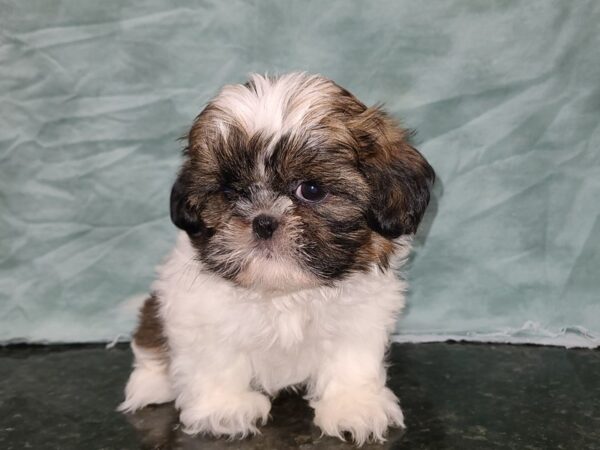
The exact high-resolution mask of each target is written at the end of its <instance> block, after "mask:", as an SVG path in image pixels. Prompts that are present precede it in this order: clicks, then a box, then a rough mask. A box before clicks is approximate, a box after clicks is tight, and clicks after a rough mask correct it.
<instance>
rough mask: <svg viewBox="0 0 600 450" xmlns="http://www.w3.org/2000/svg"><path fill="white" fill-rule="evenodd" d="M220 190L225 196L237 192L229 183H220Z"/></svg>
mask: <svg viewBox="0 0 600 450" xmlns="http://www.w3.org/2000/svg"><path fill="white" fill-rule="evenodd" d="M221 192H222V193H223V194H225V196H226V197H231V196H233V195H235V194H236V193H237V191H236V190H235V189H234V188H232V187H231V186H229V185H226V184H224V185H222V186H221Z"/></svg>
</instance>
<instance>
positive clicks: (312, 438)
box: [0, 344, 600, 450]
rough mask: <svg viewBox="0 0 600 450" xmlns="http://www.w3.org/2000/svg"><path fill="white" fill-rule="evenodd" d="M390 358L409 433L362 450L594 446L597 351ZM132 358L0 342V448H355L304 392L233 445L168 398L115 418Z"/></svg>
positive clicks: (496, 349)
mask: <svg viewBox="0 0 600 450" xmlns="http://www.w3.org/2000/svg"><path fill="white" fill-rule="evenodd" d="M390 363H391V366H390V369H389V378H390V380H389V385H390V386H391V388H392V389H393V390H394V391H395V392H396V393H397V394H398V396H399V398H400V400H401V404H402V408H403V410H404V414H405V416H406V424H407V429H406V430H405V431H399V430H395V431H392V432H391V433H390V435H389V436H388V441H387V442H386V443H385V444H383V445H374V444H372V445H366V446H364V447H363V448H364V449H370V448H394V449H460V450H463V449H543V450H546V449H574V450H584V449H600V352H599V351H594V350H566V349H562V348H550V347H535V346H508V345H473V344H421V345H411V344H402V345H394V346H393V348H392V350H391V352H390ZM130 364H131V352H130V351H129V349H128V348H127V347H126V346H117V347H116V348H113V349H110V350H107V349H105V348H104V347H102V346H50V347H29V346H12V347H4V348H0V449H3V450H21V449H60V450H69V449H76V450H96V449H98V450H99V449H110V450H112V449H189V450H191V449H265V450H268V449H277V450H285V449H352V448H355V447H354V446H352V445H350V444H345V443H343V442H341V441H338V440H336V439H333V438H328V437H321V436H320V433H319V431H318V429H317V428H316V427H315V426H314V425H313V424H312V417H313V412H312V410H311V409H310V408H309V407H308V406H307V404H306V402H305V401H304V400H303V399H302V397H301V394H294V393H284V394H282V395H280V396H279V397H278V398H277V399H275V400H274V402H273V408H272V411H271V416H272V418H271V420H270V421H269V423H268V424H267V425H266V426H265V427H263V428H262V434H260V435H257V436H254V437H252V438H248V439H245V440H242V441H226V440H215V439H210V438H202V437H195V438H194V437H190V436H187V435H185V434H184V433H182V432H181V430H180V428H179V426H178V424H177V412H176V410H175V409H174V408H173V406H172V405H170V404H169V405H162V406H153V407H149V408H146V409H144V410H142V411H140V412H138V413H136V414H130V415H123V414H120V413H118V412H116V411H115V407H116V406H117V404H118V403H119V401H120V400H121V396H122V390H123V386H124V384H125V381H126V379H127V376H128V373H129V370H130Z"/></svg>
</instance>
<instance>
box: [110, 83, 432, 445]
mask: <svg viewBox="0 0 600 450" xmlns="http://www.w3.org/2000/svg"><path fill="white" fill-rule="evenodd" d="M433 180H434V172H433V170H432V168H431V167H430V166H429V164H428V163H427V161H425V159H424V158H423V157H422V156H421V154H420V153H419V152H418V151H417V150H415V149H414V148H413V147H412V146H411V145H410V144H409V143H408V141H407V135H406V132H405V131H404V130H403V129H402V128H401V127H400V126H399V125H398V124H397V123H396V122H395V121H394V120H392V119H391V118H390V117H389V116H388V115H387V114H386V113H385V112H383V111H382V110H381V109H380V108H377V107H374V108H368V107H366V106H365V105H364V104H363V103H361V102H360V101H359V100H357V99H356V97H354V96H353V95H352V94H350V93H349V92H348V91H347V90H345V89H343V88H341V87H340V86H338V85H337V84H335V83H334V82H333V81H330V80H328V79H326V78H323V77H321V76H318V75H307V74H304V73H292V74H289V75H284V76H280V77H263V76H260V75H253V76H252V77H251V79H250V81H249V82H247V83H246V84H244V85H230V86H226V87H224V88H223V90H222V91H221V92H220V93H219V94H218V95H217V96H216V97H215V98H214V99H213V100H212V101H211V102H210V103H209V104H208V106H207V107H206V108H205V109H204V111H202V113H201V114H200V115H199V116H198V117H197V119H196V121H195V122H194V125H193V127H192V129H191V131H190V132H189V143H188V147H187V149H186V152H185V161H184V163H183V167H182V168H181V170H180V172H179V176H178V178H177V180H176V181H175V184H174V186H173V189H172V194H171V218H172V220H173V222H174V223H175V225H176V226H177V227H179V228H180V229H181V230H183V231H182V232H181V233H180V235H179V237H178V240H177V244H176V247H175V249H174V250H173V252H172V254H171V255H170V256H169V257H168V258H167V260H166V262H165V263H164V265H163V266H162V267H161V268H160V269H159V273H158V280H157V281H156V282H155V283H154V285H153V295H152V296H151V298H150V299H148V300H147V302H146V304H145V305H144V307H143V310H142V314H141V321H140V325H139V328H138V330H137V332H136V334H135V335H134V340H133V342H132V347H133V351H134V354H135V364H134V367H135V368H134V371H133V373H132V374H131V377H130V380H129V382H128V385H127V388H126V399H125V401H124V402H123V404H122V405H121V409H122V410H126V411H132V410H136V409H138V408H141V407H143V406H145V405H147V404H150V403H162V402H168V401H171V400H175V402H176V406H177V407H178V408H179V409H180V411H181V414H180V419H181V421H182V423H183V425H184V426H185V429H186V430H187V431H188V432H190V433H210V434H214V435H226V436H246V435H247V434H249V433H255V432H256V431H257V428H256V426H257V423H258V422H259V421H261V422H265V421H266V420H267V417H268V413H269V410H270V402H269V396H273V395H275V394H276V393H277V391H279V390H281V389H284V388H286V387H289V386H296V385H299V384H301V385H305V386H306V390H307V398H308V399H309V401H310V404H311V406H313V407H314V409H315V423H316V424H317V425H318V426H319V427H320V428H321V429H322V430H323V432H324V433H326V434H329V435H334V436H340V437H342V434H343V433H345V432H349V433H350V434H351V435H352V437H353V439H354V440H355V441H356V442H357V443H358V444H362V443H364V442H365V441H367V440H369V439H374V440H382V439H383V437H384V435H385V432H386V430H387V428H388V426H390V425H396V426H403V415H402V412H401V410H400V407H399V405H398V400H397V399H396V397H395V396H394V394H393V393H392V392H391V391H390V390H389V389H388V388H387V387H386V386H385V378H386V371H385V365H384V353H385V350H386V347H387V345H388V343H389V335H390V333H391V332H392V331H393V329H394V324H395V322H396V318H397V315H398V313H399V312H400V310H401V309H402V307H403V304H404V298H403V294H402V292H403V290H404V283H403V282H402V281H401V280H399V279H398V278H397V277H396V276H395V274H394V271H393V270H392V269H393V267H394V266H395V264H394V263H395V262H396V263H398V262H401V261H402V260H403V259H404V258H405V257H406V256H407V254H408V252H409V249H410V241H411V236H412V235H413V234H414V232H415V231H416V229H417V225H418V224H419V221H420V220H421V218H422V216H423V213H424V211H425V208H426V206H427V203H428V201H429V190H430V187H431V184H432V183H433Z"/></svg>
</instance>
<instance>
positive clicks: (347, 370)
mask: <svg viewBox="0 0 600 450" xmlns="http://www.w3.org/2000/svg"><path fill="white" fill-rule="evenodd" d="M327 347H328V349H327V350H328V351H326V352H324V354H323V361H322V363H321V365H320V367H319V370H318V373H317V375H316V377H315V379H314V380H313V383H312V389H311V392H310V393H309V397H310V398H311V403H310V404H311V406H312V407H313V408H314V409H315V423H316V424H317V425H318V426H319V428H321V430H322V431H323V432H324V433H325V434H328V435H331V436H337V437H339V438H341V439H343V433H345V432H348V433H350V434H351V436H352V438H353V439H354V441H355V442H356V443H357V444H358V445H362V444H364V443H365V442H367V441H369V440H375V441H378V442H382V441H384V440H385V439H384V436H385V434H386V431H387V428H388V427H389V426H401V427H404V416H403V414H402V410H401V409H400V406H399V405H398V399H397V398H396V396H395V395H394V393H393V392H392V391H391V390H390V389H389V388H387V387H386V386H385V380H386V371H385V367H384V364H383V356H384V350H385V343H384V342H383V340H380V343H375V342H373V341H372V340H368V339H367V340H363V341H360V340H358V339H352V340H351V341H344V342H338V343H328V345H327Z"/></svg>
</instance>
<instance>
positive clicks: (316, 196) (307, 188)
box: [294, 181, 327, 203]
mask: <svg viewBox="0 0 600 450" xmlns="http://www.w3.org/2000/svg"><path fill="white" fill-rule="evenodd" d="M294 194H295V195H296V197H298V198H299V199H300V200H304V201H305V202H310V203H317V202H320V201H322V200H323V199H324V198H325V197H327V191H325V189H323V188H322V187H321V186H319V185H318V184H317V183H315V182H314V181H305V182H303V183H300V184H299V185H298V187H297V188H296V192H294Z"/></svg>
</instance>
